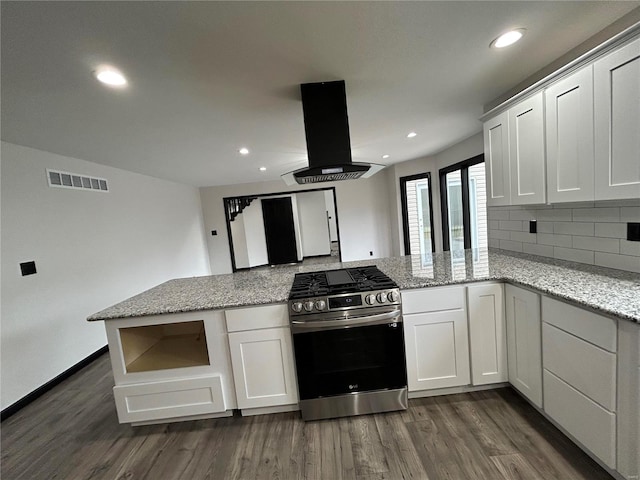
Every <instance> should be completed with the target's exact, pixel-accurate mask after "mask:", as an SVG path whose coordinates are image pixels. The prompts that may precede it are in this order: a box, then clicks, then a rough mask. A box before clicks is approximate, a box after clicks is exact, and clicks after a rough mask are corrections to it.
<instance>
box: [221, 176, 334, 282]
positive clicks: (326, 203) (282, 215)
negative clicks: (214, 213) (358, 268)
mask: <svg viewBox="0 0 640 480" xmlns="http://www.w3.org/2000/svg"><path fill="white" fill-rule="evenodd" d="M224 207H225V216H226V220H227V233H228V236H229V249H230V253H231V265H232V268H233V271H234V272H235V271H237V270H243V269H249V268H255V267H261V266H265V265H272V266H275V265H288V264H293V263H303V264H305V265H306V264H311V263H315V264H324V263H336V262H340V261H341V258H342V257H341V252H340V236H339V228H338V212H337V208H336V197H335V187H330V188H324V189H314V190H302V191H297V192H286V193H272V194H255V195H247V196H243V197H230V198H225V199H224Z"/></svg>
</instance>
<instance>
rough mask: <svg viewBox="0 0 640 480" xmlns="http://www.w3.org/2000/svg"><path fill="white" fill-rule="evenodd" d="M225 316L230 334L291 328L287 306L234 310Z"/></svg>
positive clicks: (265, 306) (226, 312)
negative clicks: (264, 329) (263, 329)
mask: <svg viewBox="0 0 640 480" xmlns="http://www.w3.org/2000/svg"><path fill="white" fill-rule="evenodd" d="M225 316H226V317H227V330H228V331H229V332H242V331H245V330H260V329H262V328H276V327H288V326H289V312H288V311H287V305H285V304H278V305H264V306H261V307H250V308H233V309H230V310H226V311H225Z"/></svg>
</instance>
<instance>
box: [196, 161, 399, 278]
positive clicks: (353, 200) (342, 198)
mask: <svg viewBox="0 0 640 480" xmlns="http://www.w3.org/2000/svg"><path fill="white" fill-rule="evenodd" d="M388 184H389V183H388V178H387V172H386V170H383V171H382V172H379V173H377V174H376V175H374V176H373V177H371V178H367V179H359V180H344V181H341V182H328V183H320V184H312V185H308V186H306V187H305V186H302V185H297V186H293V187H287V185H285V184H284V182H281V181H275V182H261V183H249V184H242V185H227V186H217V187H203V188H201V189H200V196H201V198H202V210H203V215H204V222H205V230H206V231H209V230H217V231H218V235H216V236H209V237H208V239H207V245H208V248H209V258H210V261H211V271H212V273H216V274H217V273H229V272H231V258H230V255H229V239H228V236H227V228H226V222H225V216H224V205H223V201H222V199H223V198H224V197H233V196H241V195H252V194H264V193H277V192H294V191H301V190H308V189H317V188H327V187H335V188H336V200H337V208H336V210H337V214H338V226H339V230H340V247H341V252H342V259H343V261H350V260H362V259H367V258H373V257H388V256H390V255H391V235H390V220H389V211H390V205H391V204H390V198H389V195H388V189H387V187H388ZM369 251H373V253H374V254H373V257H371V256H369Z"/></svg>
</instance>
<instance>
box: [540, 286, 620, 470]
mask: <svg viewBox="0 0 640 480" xmlns="http://www.w3.org/2000/svg"><path fill="white" fill-rule="evenodd" d="M542 320H543V341H542V345H543V359H544V361H543V368H544V410H545V413H546V414H547V415H549V417H551V418H552V419H553V420H554V421H555V422H557V423H558V425H560V426H561V427H562V428H564V429H565V430H566V431H567V432H568V433H569V434H571V436H573V437H574V438H575V439H576V440H577V441H578V442H579V443H581V444H582V445H583V446H585V447H586V448H587V449H588V450H589V451H590V452H591V453H593V454H594V455H595V456H596V457H597V458H598V459H600V460H601V461H602V462H603V463H604V464H605V465H607V466H608V467H610V468H612V469H615V468H616V422H617V418H616V409H617V376H616V369H617V355H616V352H617V323H616V321H615V320H612V319H610V318H606V317H602V316H600V315H596V314H594V313H591V312H588V311H586V310H583V309H580V308H577V307H574V306H571V305H567V304H566V303H562V302H559V301H557V300H553V299H550V298H547V297H543V299H542Z"/></svg>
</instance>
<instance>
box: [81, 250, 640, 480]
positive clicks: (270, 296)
mask: <svg viewBox="0 0 640 480" xmlns="http://www.w3.org/2000/svg"><path fill="white" fill-rule="evenodd" d="M372 264H375V265H376V266H377V267H378V268H379V269H380V270H381V271H383V272H384V273H386V274H387V275H388V276H389V277H390V278H391V279H393V280H394V281H395V282H396V283H397V284H398V286H399V287H400V289H401V292H402V302H403V306H402V310H403V315H404V322H403V328H404V337H405V345H406V352H407V376H408V386H409V398H416V397H422V396H433V395H443V394H449V393H459V392H464V391H472V390H478V389H484V388H494V387H499V386H504V385H507V384H510V385H512V386H513V387H514V388H515V389H516V390H517V391H518V392H519V393H520V394H521V395H522V396H523V397H524V398H526V399H527V400H528V401H529V402H530V403H531V404H532V405H533V406H534V407H535V408H536V409H538V411H540V412H541V413H542V414H543V415H544V416H545V417H547V418H548V419H549V420H550V421H551V422H553V423H554V424H555V425H556V426H558V427H559V428H560V429H561V431H562V432H563V433H565V434H566V435H567V436H569V437H570V438H571V439H572V440H573V441H574V442H575V443H577V444H578V445H579V446H580V447H581V448H583V449H584V450H585V451H586V452H587V453H588V454H589V455H590V456H592V457H593V458H594V459H595V460H596V461H597V462H598V463H600V464H601V465H602V466H603V467H604V468H606V469H607V470H608V471H609V472H610V473H612V474H615V475H616V476H617V477H619V478H625V479H627V478H628V479H633V478H637V472H638V461H639V459H638V436H639V432H638V430H640V427H639V426H638V405H639V403H638V402H639V399H640V386H639V385H640V275H638V274H635V273H630V272H625V271H621V270H613V269H607V268H601V267H594V266H589V265H582V264H577V263H572V262H566V261H560V260H551V259H546V258H543V257H536V256H532V255H526V254H517V253H511V252H505V251H501V250H490V251H473V250H467V251H461V252H453V253H452V254H450V253H448V252H447V253H444V254H434V255H433V256H428V257H420V256H405V257H394V258H383V259H375V260H368V261H358V262H347V263H338V264H330V265H313V266H289V267H277V268H260V269H256V270H252V271H243V272H236V273H234V274H227V275H214V276H207V277H194V278H181V279H175V280H170V281H168V282H165V283H163V284H161V285H159V286H157V287H154V288H152V289H150V290H148V291H146V292H143V293H141V294H139V295H137V296H134V297H132V298H130V299H128V300H125V301H123V302H121V303H119V304H116V305H114V306H112V307H109V308H107V309H105V310H102V311H101V312H98V313H96V314H94V315H92V316H90V317H89V318H88V320H89V321H98V320H105V325H106V330H107V338H108V341H109V351H110V356H111V363H112V368H113V374H114V379H115V384H116V385H115V387H114V397H115V400H116V406H117V410H118V416H119V419H120V422H121V423H132V424H134V425H141V424H147V423H163V422H171V421H181V420H191V419H200V418H209V417H219V416H230V415H232V414H233V410H235V409H240V411H241V414H242V415H256V414H265V413H275V412H283V411H292V410H298V392H297V385H296V380H295V371H294V361H293V349H292V346H291V334H290V330H289V313H288V305H287V303H286V302H287V299H288V293H289V288H290V286H291V283H292V281H293V277H294V275H295V274H296V273H299V272H311V271H318V270H328V269H338V268H350V267H358V266H365V265H372ZM435 346H437V348H434V347H435ZM434 352H437V354H436V353H434Z"/></svg>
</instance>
